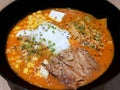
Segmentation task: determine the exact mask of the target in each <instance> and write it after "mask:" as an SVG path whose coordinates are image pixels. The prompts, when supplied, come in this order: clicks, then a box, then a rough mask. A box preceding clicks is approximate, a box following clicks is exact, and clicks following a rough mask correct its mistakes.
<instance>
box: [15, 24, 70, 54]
mask: <svg viewBox="0 0 120 90" xmlns="http://www.w3.org/2000/svg"><path fill="white" fill-rule="evenodd" d="M24 36H27V37H28V38H29V39H30V40H31V41H35V42H41V43H42V44H44V45H46V46H47V47H48V48H49V49H50V50H51V51H53V52H54V53H55V54H58V53H60V52H61V51H63V50H66V49H67V48H69V47H70V42H69V38H70V34H69V32H68V31H67V30H63V29H61V28H59V27H58V26H56V25H54V24H52V23H49V22H44V23H42V24H41V25H40V26H39V27H38V28H37V29H36V30H21V31H19V32H18V33H17V34H16V37H24ZM33 38H34V39H33Z"/></svg>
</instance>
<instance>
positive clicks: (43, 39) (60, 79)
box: [6, 8, 114, 89]
mask: <svg viewBox="0 0 120 90" xmlns="http://www.w3.org/2000/svg"><path fill="white" fill-rule="evenodd" d="M6 55H7V58H8V63H9V65H10V67H11V68H12V69H13V70H14V72H15V73H16V74H17V75H18V76H19V77H21V78H22V79H24V80H25V81H27V82H29V83H30V84H33V85H36V86H38V87H42V88H47V89H77V88H78V87H80V86H83V85H86V84H88V83H90V82H92V81H93V80H95V79H97V78H98V77H99V76H100V75H102V74H103V73H104V72H105V71H106V70H107V68H108V67H109V65H110V64H111V62H112V58H113V55H114V45H113V41H112V37H111V34H110V32H109V31H108V29H107V25H106V19H100V20H98V19H96V18H94V17H93V16H92V15H90V14H88V13H85V12H81V11H78V10H73V9H69V8H65V9H63V8H54V9H46V10H40V11H37V12H34V13H32V14H30V15H28V16H26V17H25V18H24V19H23V20H21V21H19V22H18V23H17V24H16V25H15V26H14V28H13V29H12V30H11V32H10V33H9V36H8V40H7V46H6Z"/></svg>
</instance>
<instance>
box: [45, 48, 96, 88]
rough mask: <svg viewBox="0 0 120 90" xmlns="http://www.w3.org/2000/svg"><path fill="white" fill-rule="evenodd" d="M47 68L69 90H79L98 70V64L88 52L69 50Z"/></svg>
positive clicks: (57, 57) (63, 52)
mask: <svg viewBox="0 0 120 90" xmlns="http://www.w3.org/2000/svg"><path fill="white" fill-rule="evenodd" d="M45 67H46V69H47V70H48V71H49V73H51V74H52V75H54V76H55V77H57V78H58V79H59V80H60V81H61V82H62V83H63V84H65V85H66V87H67V88H69V89H77V88H78V87H79V86H82V85H83V84H84V82H85V79H86V78H87V77H89V75H90V74H91V72H92V71H93V70H95V69H96V68H97V63H96V61H95V60H94V59H93V58H92V57H91V55H90V54H89V53H88V52H87V51H86V50H84V49H81V48H78V49H75V50H74V49H72V48H69V49H67V50H64V51H62V52H61V53H60V54H59V55H58V56H54V57H52V58H51V60H50V62H49V64H48V65H45Z"/></svg>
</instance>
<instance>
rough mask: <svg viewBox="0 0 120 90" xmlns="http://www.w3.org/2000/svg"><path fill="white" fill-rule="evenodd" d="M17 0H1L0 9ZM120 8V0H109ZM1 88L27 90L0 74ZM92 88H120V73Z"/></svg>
mask: <svg viewBox="0 0 120 90" xmlns="http://www.w3.org/2000/svg"><path fill="white" fill-rule="evenodd" d="M13 1H15V0H0V11H1V10H2V9H3V8H5V7H6V6H7V5H9V4H10V3H12V2H13ZM108 1H109V2H111V3H112V4H114V5H115V6H116V7H117V8H119V9H120V0H108ZM0 90H26V89H23V88H22V87H20V86H17V85H14V84H13V83H11V82H10V81H7V80H5V79H4V78H3V77H1V76H0ZM92 90H120V74H119V75H117V76H116V77H114V78H113V79H111V80H110V81H108V82H107V83H105V84H103V85H100V86H98V87H95V88H93V89H92Z"/></svg>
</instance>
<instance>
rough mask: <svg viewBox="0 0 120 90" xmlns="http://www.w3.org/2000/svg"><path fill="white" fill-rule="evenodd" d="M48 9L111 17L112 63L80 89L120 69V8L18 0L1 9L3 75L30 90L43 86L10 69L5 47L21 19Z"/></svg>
mask: <svg viewBox="0 0 120 90" xmlns="http://www.w3.org/2000/svg"><path fill="white" fill-rule="evenodd" d="M47 8H73V9H78V10H81V11H84V12H87V13H90V14H92V15H94V16H95V17H96V18H107V20H108V21H107V24H108V29H109V30H110V32H111V35H112V38H113V41H114V45H115V53H114V59H113V62H112V64H111V65H110V67H109V69H108V70H107V71H106V72H105V73H104V74H103V75H102V76H100V77H99V78H98V79H97V80H95V81H93V82H92V83H90V84H88V85H86V86H83V87H80V88H79V89H82V90H90V89H91V88H93V87H95V86H97V85H100V84H102V83H105V82H106V81H108V80H110V79H111V78H113V77H115V76H116V75H117V74H118V73H119V72H120V70H119V67H120V60H119V59H120V11H119V10H118V9H117V8H116V7H114V6H113V5H112V4H110V3H109V2H107V1H105V0H104V1H103V0H16V1H14V2H13V3H12V4H10V5H9V6H7V7H6V8H5V9H4V10H3V11H2V12H0V74H1V75H2V76H3V77H5V78H6V79H8V80H10V81H11V82H13V83H15V84H17V85H19V86H22V87H24V88H27V89H29V90H40V89H41V88H39V87H36V86H33V85H31V84H29V83H27V82H26V81H24V80H23V79H21V78H20V77H18V76H17V75H16V74H15V73H14V72H13V71H12V70H11V68H10V67H9V65H8V63H7V58H6V55H5V48H6V41H7V36H8V34H9V32H10V30H11V29H12V27H13V26H14V25H15V24H16V23H17V22H18V21H19V20H21V19H22V18H24V17H25V16H27V15H28V14H30V13H32V12H35V11H37V10H43V9H47ZM106 57H107V56H106Z"/></svg>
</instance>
